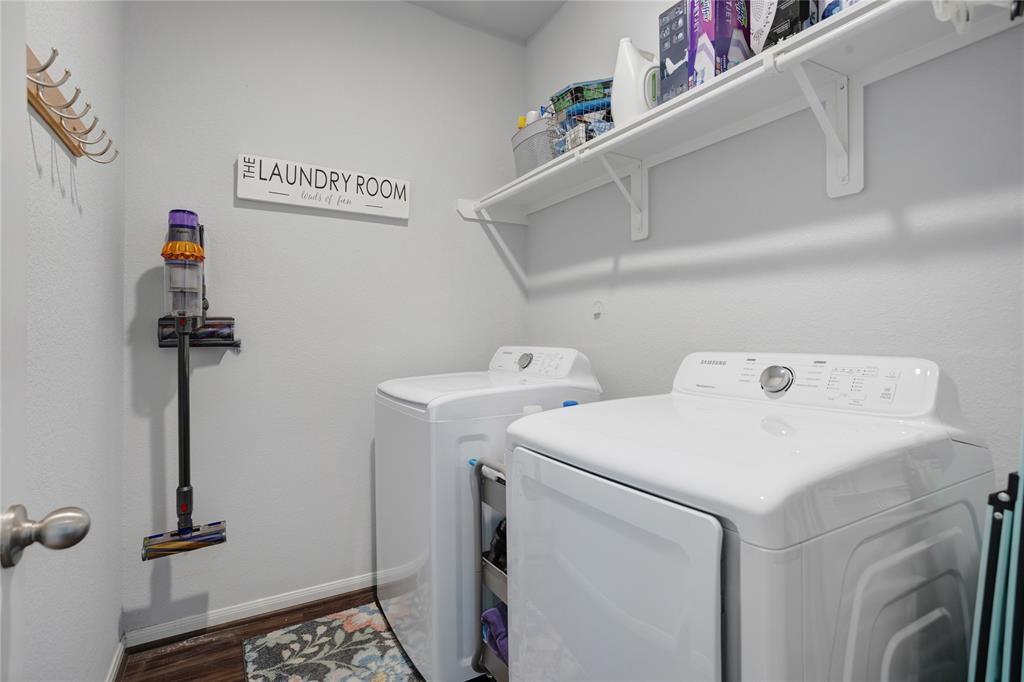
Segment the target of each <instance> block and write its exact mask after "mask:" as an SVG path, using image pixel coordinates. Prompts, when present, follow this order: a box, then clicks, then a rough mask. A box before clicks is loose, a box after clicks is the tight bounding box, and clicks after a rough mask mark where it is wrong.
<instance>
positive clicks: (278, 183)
mask: <svg viewBox="0 0 1024 682" xmlns="http://www.w3.org/2000/svg"><path fill="white" fill-rule="evenodd" d="M235 196H237V197H238V198H239V199H251V200H253V201H268V202H271V203H274V204H289V205H291V206H308V207H310V208H321V209H326V210H329V211H345V212H348V213H362V214H364V215H375V216H383V217H385V218H401V219H406V220H407V219H408V218H409V183H408V182H406V181H405V180H399V179H398V178H389V177H385V176H383V175H373V174H371V173H359V172H357V171H346V170H341V169H339V168H325V167H324V166H314V165H311V164H308V163H296V162H295V161H282V160H281V159H270V158H267V157H265V156H255V155H253V154H239V155H238V167H237V170H236V182H235Z"/></svg>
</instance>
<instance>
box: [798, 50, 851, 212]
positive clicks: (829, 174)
mask: <svg viewBox="0 0 1024 682" xmlns="http://www.w3.org/2000/svg"><path fill="white" fill-rule="evenodd" d="M806 63H807V64H810V65H811V66H813V67H814V68H815V69H818V70H819V71H822V72H825V73H827V75H828V83H827V84H826V85H825V86H824V90H825V91H826V94H825V95H824V97H823V96H822V95H821V94H819V92H818V90H817V89H816V88H815V87H814V85H813V84H812V83H811V79H810V78H809V77H808V75H807V70H806V69H805V68H804V64H803V63H797V64H793V65H792V66H791V67H790V70H791V71H792V73H793V77H794V78H795V79H796V83H797V85H798V86H800V90H801V92H803V95H804V98H805V99H806V100H807V104H808V106H809V107H810V108H811V113H812V114H814V118H815V120H816V121H817V122H818V125H819V126H820V127H821V131H822V132H823V133H824V134H825V187H826V191H827V192H828V195H829V196H830V197H832V198H833V199H835V198H837V197H842V196H846V195H848V194H856V193H857V192H860V191H861V190H863V189H864V85H863V83H861V82H860V81H858V80H856V79H853V78H850V77H849V76H847V75H846V74H842V73H838V72H836V71H833V70H831V69H828V68H826V67H824V66H821V65H820V64H815V63H814V62H810V61H809V62H806Z"/></svg>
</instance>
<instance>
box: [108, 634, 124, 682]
mask: <svg viewBox="0 0 1024 682" xmlns="http://www.w3.org/2000/svg"><path fill="white" fill-rule="evenodd" d="M123 658H124V637H122V638H121V641H120V642H118V643H117V646H116V647H115V648H114V660H112V661H111V662H110V670H108V671H107V682H117V673H118V671H119V670H120V669H121V659H123Z"/></svg>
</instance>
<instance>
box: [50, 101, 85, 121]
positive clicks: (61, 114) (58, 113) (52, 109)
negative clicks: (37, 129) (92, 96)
mask: <svg viewBox="0 0 1024 682" xmlns="http://www.w3.org/2000/svg"><path fill="white" fill-rule="evenodd" d="M91 110H92V105H91V104H86V105H85V109H82V113H80V114H78V115H77V116H70V115H68V114H64V113H61V112H59V111H57V110H56V109H54V108H52V107H51V108H50V111H52V112H53V113H54V114H55V115H57V116H60V117H61V118H62V119H67V120H69V121H77V120H79V119H81V118H83V117H84V116H85V115H86V114H88V113H89V112H90V111H91Z"/></svg>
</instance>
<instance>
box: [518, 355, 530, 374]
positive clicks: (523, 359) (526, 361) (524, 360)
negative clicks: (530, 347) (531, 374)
mask: <svg viewBox="0 0 1024 682" xmlns="http://www.w3.org/2000/svg"><path fill="white" fill-rule="evenodd" d="M531 362H533V353H523V354H522V355H520V356H519V360H518V361H517V363H516V364H518V365H519V369H520V370H524V369H526V368H527V367H529V366H530V363H531Z"/></svg>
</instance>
